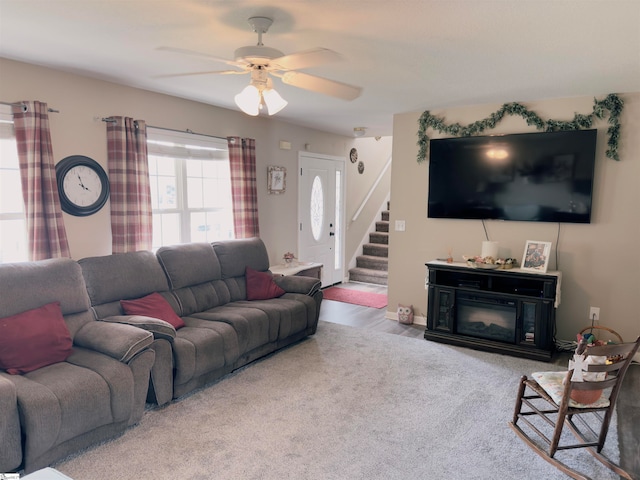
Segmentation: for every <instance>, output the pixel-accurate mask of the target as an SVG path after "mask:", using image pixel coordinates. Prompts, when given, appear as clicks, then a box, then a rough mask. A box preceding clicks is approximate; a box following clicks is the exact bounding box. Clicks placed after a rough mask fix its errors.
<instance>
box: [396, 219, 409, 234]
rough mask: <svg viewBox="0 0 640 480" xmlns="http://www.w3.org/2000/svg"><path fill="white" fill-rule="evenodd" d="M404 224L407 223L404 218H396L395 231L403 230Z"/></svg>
mask: <svg viewBox="0 0 640 480" xmlns="http://www.w3.org/2000/svg"><path fill="white" fill-rule="evenodd" d="M406 226H407V225H406V223H405V221H404V220H396V232H404V231H405V229H406Z"/></svg>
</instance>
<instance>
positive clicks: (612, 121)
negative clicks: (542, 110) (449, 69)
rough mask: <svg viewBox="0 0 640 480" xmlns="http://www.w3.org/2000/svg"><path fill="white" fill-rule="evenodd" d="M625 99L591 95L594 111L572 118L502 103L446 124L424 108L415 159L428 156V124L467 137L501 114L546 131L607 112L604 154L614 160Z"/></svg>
mask: <svg viewBox="0 0 640 480" xmlns="http://www.w3.org/2000/svg"><path fill="white" fill-rule="evenodd" d="M623 105H624V102H623V101H622V99H621V98H620V97H619V96H618V95H616V94H615V93H611V94H609V95H607V97H606V98H605V99H604V100H597V99H594V104H593V111H592V112H591V113H590V114H588V115H584V114H580V113H576V114H575V115H574V117H573V120H570V121H563V120H552V119H548V120H544V119H542V118H541V117H540V116H539V115H538V114H536V113H535V112H532V111H531V110H529V109H528V108H527V107H525V106H524V105H521V104H520V103H515V102H513V103H505V104H504V105H502V107H500V109H498V110H496V111H495V112H493V113H492V114H491V115H489V116H488V117H486V118H483V119H482V120H478V121H476V122H473V123H470V124H469V125H466V126H465V125H460V124H459V123H454V124H453V125H447V124H446V123H444V120H443V119H442V118H440V117H436V116H434V115H431V112H429V111H428V110H427V111H425V112H424V113H423V114H422V115H421V116H420V120H419V121H418V125H419V128H418V146H419V147H420V149H419V151H418V163H422V162H423V161H425V160H426V159H427V153H428V150H429V136H428V135H427V128H431V129H433V130H436V131H438V132H440V133H446V134H448V135H451V136H454V137H468V136H471V135H478V134H480V133H482V132H484V131H485V130H487V129H489V128H495V126H496V125H497V124H498V123H499V122H500V121H501V120H502V119H503V118H504V116H505V115H513V116H519V117H522V118H523V119H524V120H525V121H526V122H527V125H533V126H535V127H536V128H537V129H538V130H544V131H547V132H556V131H561V130H580V129H583V128H591V127H592V125H593V121H594V119H596V118H599V119H602V118H604V117H605V116H606V115H607V112H608V115H609V128H608V129H607V134H608V136H609V139H608V141H607V146H608V148H607V153H606V155H607V157H608V158H612V159H614V160H618V161H619V160H620V157H619V155H618V142H619V140H620V115H621V114H622V107H623Z"/></svg>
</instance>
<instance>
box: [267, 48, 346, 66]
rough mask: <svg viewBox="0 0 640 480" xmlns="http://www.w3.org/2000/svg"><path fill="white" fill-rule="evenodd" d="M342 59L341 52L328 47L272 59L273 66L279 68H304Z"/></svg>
mask: <svg viewBox="0 0 640 480" xmlns="http://www.w3.org/2000/svg"><path fill="white" fill-rule="evenodd" d="M340 60H342V56H341V55H340V54H339V53H336V52H334V51H333V50H329V49H328V48H313V49H311V50H305V51H304V52H298V53H292V54H291V55H285V56H284V57H280V58H275V59H273V60H272V61H271V66H273V67H275V68H276V69H277V70H301V69H303V68H310V67H315V66H318V65H324V64H326V63H331V62H337V61H340Z"/></svg>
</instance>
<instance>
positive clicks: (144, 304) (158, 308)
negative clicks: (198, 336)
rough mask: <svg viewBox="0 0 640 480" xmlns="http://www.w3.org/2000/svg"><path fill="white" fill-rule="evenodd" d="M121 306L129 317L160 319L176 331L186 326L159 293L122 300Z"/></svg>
mask: <svg viewBox="0 0 640 480" xmlns="http://www.w3.org/2000/svg"><path fill="white" fill-rule="evenodd" d="M120 305H122V309H123V310H124V313H126V314H127V315H144V316H145V317H153V318H159V319H160V320H164V321H165V322H169V323H170V324H171V325H173V328H175V329H176V330H177V329H179V328H182V327H184V326H185V323H184V321H183V320H182V319H181V318H180V317H179V316H178V314H177V313H176V312H175V311H174V310H173V308H172V307H171V305H169V302H167V300H166V299H165V298H164V297H163V296H162V295H160V294H159V293H158V292H154V293H152V294H150V295H147V296H146V297H142V298H138V299H136V300H120Z"/></svg>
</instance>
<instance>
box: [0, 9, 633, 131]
mask: <svg viewBox="0 0 640 480" xmlns="http://www.w3.org/2000/svg"><path fill="white" fill-rule="evenodd" d="M258 15H259V16H268V17H271V18H273V20H274V23H273V25H272V26H271V28H270V29H269V31H268V33H267V34H265V35H264V37H263V42H264V44H265V45H267V46H269V47H273V48H277V49H279V50H281V51H283V52H284V53H285V54H289V53H294V52H298V51H302V50H307V49H310V48H314V47H325V48H329V49H331V50H335V51H336V52H338V53H340V54H341V55H342V57H343V60H342V61H340V62H336V63H332V64H328V65H324V66H321V67H314V68H309V69H306V70H303V71H304V72H306V73H310V74H313V75H318V76H321V77H325V78H328V79H331V80H337V81H340V82H343V83H348V84H352V85H357V86H361V87H363V93H362V95H361V96H360V97H359V98H357V99H355V100H353V101H344V100H340V99H336V98H332V97H327V96H324V95H321V94H317V93H313V92H309V91H306V90H301V89H298V88H295V87H292V86H289V85H284V84H282V83H281V81H280V80H279V79H275V80H274V87H275V88H276V89H277V90H278V91H279V92H280V94H281V95H282V96H283V97H284V98H285V99H286V100H288V101H289V105H288V106H287V107H286V108H285V109H284V110H282V111H281V112H280V113H278V114H277V117H278V118H279V119H281V120H284V121H287V122H292V123H296V124H300V125H304V126H308V127H312V128H317V129H319V130H322V131H326V132H332V133H338V134H342V135H352V134H353V128H354V127H366V128H367V136H375V135H390V134H391V133H392V122H393V115H394V114H396V113H404V112H410V111H422V110H426V109H429V110H435V109H439V108H446V107H452V106H458V105H473V104H483V103H503V102H510V101H520V102H526V101H528V100H539V99H545V98H556V97H571V96H582V95H589V96H591V95H592V96H596V97H599V96H602V95H605V94H608V93H624V92H632V91H633V92H636V91H640V0H627V1H623V0H582V1H578V0H359V1H355V0H306V1H303V0H270V1H262V0H247V1H243V0H217V1H212V0H0V56H1V57H6V58H9V59H14V60H19V61H24V62H29V63H34V64H38V65H44V66H48V67H52V68H56V69H59V70H64V71H68V72H72V73H76V74H80V75H85V76H89V77H93V78H98V79H103V80H107V81H111V82H116V83H121V84H124V85H130V86H133V87H138V88H143V89H146V90H151V91H154V92H161V93H166V94H169V95H174V96H177V97H182V98H187V99H191V100H196V101H199V102H203V103H207V104H211V105H217V106H221V107H224V108H229V109H233V110H238V108H237V107H236V105H235V104H234V102H233V97H234V95H235V94H236V93H238V92H239V91H240V90H242V88H244V87H245V86H246V85H247V84H248V83H249V76H248V75H195V76H186V77H174V78H165V77H161V76H162V75H165V74H173V73H184V72H200V71H210V70H224V69H225V68H227V67H226V66H225V65H224V64H220V63H218V62H214V61H211V60H209V59H207V58H204V57H198V56H191V55H180V54H177V53H173V52H168V51H163V50H159V49H158V47H163V46H164V47H175V48H183V49H190V50H194V51H197V52H202V53H207V54H211V55H214V56H217V57H222V58H228V59H233V54H234V51H235V49H236V48H238V47H240V46H245V45H255V44H256V42H257V35H256V34H255V33H254V32H253V31H252V30H251V27H250V26H249V24H248V22H247V19H248V18H249V17H252V16H258ZM1 75H2V72H0V81H1V79H2V77H1ZM0 100H6V99H0Z"/></svg>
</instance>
